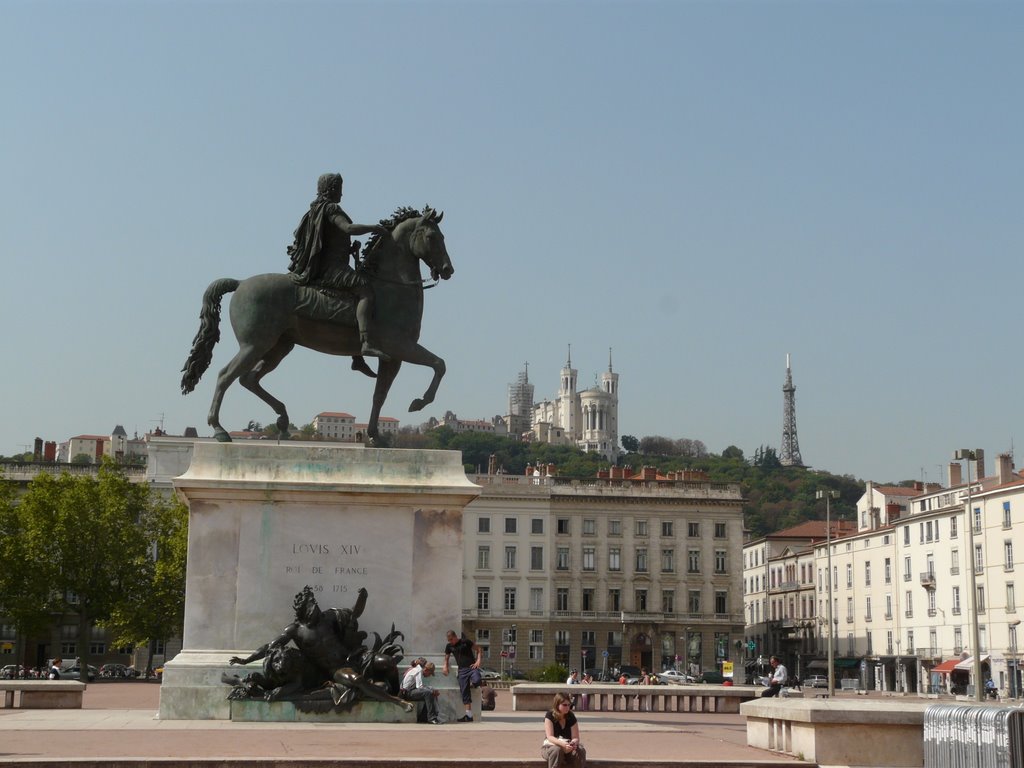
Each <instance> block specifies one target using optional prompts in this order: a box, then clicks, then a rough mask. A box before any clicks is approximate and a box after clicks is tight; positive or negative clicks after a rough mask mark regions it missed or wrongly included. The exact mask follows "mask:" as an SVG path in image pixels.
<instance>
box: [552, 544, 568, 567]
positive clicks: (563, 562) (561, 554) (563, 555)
mask: <svg viewBox="0 0 1024 768" xmlns="http://www.w3.org/2000/svg"><path fill="white" fill-rule="evenodd" d="M555 570H558V571H568V570H569V548H568V547H559V548H558V559H557V561H556V562H555Z"/></svg>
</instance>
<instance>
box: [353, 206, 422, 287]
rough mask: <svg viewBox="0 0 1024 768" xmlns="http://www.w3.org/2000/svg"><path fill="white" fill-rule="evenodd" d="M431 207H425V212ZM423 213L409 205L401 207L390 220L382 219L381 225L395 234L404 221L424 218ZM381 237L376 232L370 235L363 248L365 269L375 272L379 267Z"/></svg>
mask: <svg viewBox="0 0 1024 768" xmlns="http://www.w3.org/2000/svg"><path fill="white" fill-rule="evenodd" d="M429 208H430V206H424V207H423V210H429ZM422 215H423V213H422V212H421V211H419V210H417V209H415V208H412V207H409V206H407V205H402V206H399V207H398V208H396V209H395V212H394V213H393V214H391V216H390V217H389V218H386V219H381V220H380V222H379V223H380V225H381V226H382V227H384V228H385V229H387V230H388V232H394V231H395V227H397V226H398V225H399V224H401V223H402V222H403V221H408V220H409V219H415V218H416V217H417V216H422ZM380 241H381V235H379V234H377V233H376V232H374V233H373V234H372V235H370V237H369V239H368V240H367V241H366V245H365V246H363V266H364V268H365V269H368V270H371V271H372V270H373V269H375V268H376V266H377V252H378V246H379V245H380Z"/></svg>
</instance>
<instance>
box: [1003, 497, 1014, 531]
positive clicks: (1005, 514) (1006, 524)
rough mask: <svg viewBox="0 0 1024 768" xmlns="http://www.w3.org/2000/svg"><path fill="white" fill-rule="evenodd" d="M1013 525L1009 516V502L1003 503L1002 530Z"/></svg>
mask: <svg viewBox="0 0 1024 768" xmlns="http://www.w3.org/2000/svg"><path fill="white" fill-rule="evenodd" d="M1012 525H1013V518H1012V517H1011V516H1010V502H1008V501H1004V502H1003V528H1010V527H1011V526H1012Z"/></svg>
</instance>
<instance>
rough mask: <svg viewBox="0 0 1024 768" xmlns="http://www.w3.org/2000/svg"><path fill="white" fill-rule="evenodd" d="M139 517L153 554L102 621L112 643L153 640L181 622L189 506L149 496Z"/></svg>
mask: <svg viewBox="0 0 1024 768" xmlns="http://www.w3.org/2000/svg"><path fill="white" fill-rule="evenodd" d="M147 512H148V513H147V515H146V518H145V520H144V521H143V527H144V530H145V531H146V532H147V534H148V535H149V536H150V537H151V541H152V552H151V554H152V557H150V558H149V559H148V560H147V561H146V563H145V567H144V569H143V578H141V579H139V581H138V583H137V584H136V587H137V588H136V590H135V591H132V592H130V593H126V594H125V595H124V599H123V600H121V601H120V602H119V603H118V604H117V606H115V608H114V610H113V611H112V612H111V614H110V618H109V619H108V620H106V621H105V622H103V624H104V626H105V627H106V628H107V629H108V630H110V631H111V633H112V634H113V639H114V642H115V643H116V644H117V645H143V644H149V645H150V654H149V657H150V659H152V657H153V645H154V643H155V641H157V640H163V641H164V642H166V641H167V639H168V638H169V637H171V636H173V635H174V634H176V633H179V632H180V631H181V629H182V626H183V624H184V621H185V564H186V556H187V554H188V508H187V507H186V506H185V505H184V504H183V503H182V502H181V500H180V499H178V498H176V497H175V498H173V499H153V500H151V504H150V507H149V509H148V511H147Z"/></svg>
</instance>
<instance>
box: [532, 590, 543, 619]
mask: <svg viewBox="0 0 1024 768" xmlns="http://www.w3.org/2000/svg"><path fill="white" fill-rule="evenodd" d="M543 611H544V587H530V612H531V613H543Z"/></svg>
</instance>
